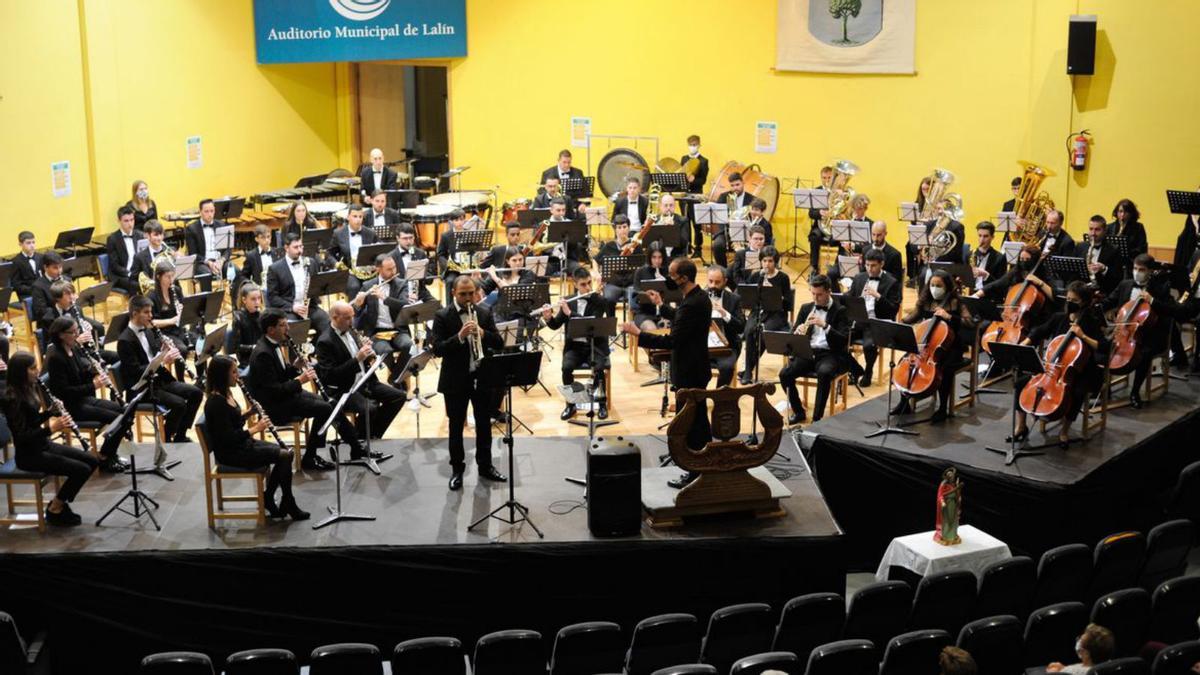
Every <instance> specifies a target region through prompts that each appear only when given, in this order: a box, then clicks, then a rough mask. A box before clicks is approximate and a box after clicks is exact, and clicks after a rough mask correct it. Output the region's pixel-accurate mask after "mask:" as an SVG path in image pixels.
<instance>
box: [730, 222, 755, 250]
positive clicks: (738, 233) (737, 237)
mask: <svg viewBox="0 0 1200 675" xmlns="http://www.w3.org/2000/svg"><path fill="white" fill-rule="evenodd" d="M734 244H742V245H743V246H748V245H749V244H750V221H749V220H745V219H734V220H731V221H729V246H730V248H732V247H733V245H734Z"/></svg>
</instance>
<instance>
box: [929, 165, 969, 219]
mask: <svg viewBox="0 0 1200 675" xmlns="http://www.w3.org/2000/svg"><path fill="white" fill-rule="evenodd" d="M953 184H954V174H953V173H950V172H949V171H947V170H946V169H934V170H933V173H931V174H929V195H928V196H927V197H926V198H925V208H923V209H921V215H920V219H921V220H923V221H926V220H933V219H934V218H937V217H938V212H937V209H938V206H940V205H941V204H942V200H943V198H945V197H947V196H948V195H947V194H946V188H948V187H950V186H951V185H953ZM961 203H962V200H961V199H959V204H960V206H961ZM955 220H957V218H956V219H955Z"/></svg>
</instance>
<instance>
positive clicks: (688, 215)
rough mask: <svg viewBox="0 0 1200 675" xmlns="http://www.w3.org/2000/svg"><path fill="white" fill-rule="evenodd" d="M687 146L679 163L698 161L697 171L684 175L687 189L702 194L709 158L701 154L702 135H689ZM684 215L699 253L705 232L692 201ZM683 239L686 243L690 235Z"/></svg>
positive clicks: (685, 208)
mask: <svg viewBox="0 0 1200 675" xmlns="http://www.w3.org/2000/svg"><path fill="white" fill-rule="evenodd" d="M687 146H688V151H687V154H686V155H684V156H683V157H680V158H679V163H680V164H682V165H683V166H687V163H688V162H691V161H693V160H695V161H696V163H697V166H696V170H695V173H689V174H687V175H685V176H684V177H685V178H686V179H687V191H688V193H689V194H693V195H696V194H701V193H703V192H704V184H705V183H706V182H708V158H707V157H705V156H704V155H701V154H700V137H699V136H697V135H696V134H692V135H691V136H688V137H687ZM683 215H684V218H685V219H686V220H687V221H688V222H689V223H691V224H692V236H691V240H692V252H693V253H696V254H699V253H700V249H701V247H703V246H704V232H702V231H701V230H700V224H699V223H697V222H696V214H695V212H694V209H693V208H692V202H691V201H688V202H687V203H686V204H684V210H683ZM682 241H683V243H684V244H686V243H687V241H688V237H686V236H685V237H684V238H683V240H682Z"/></svg>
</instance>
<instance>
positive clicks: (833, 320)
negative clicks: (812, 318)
mask: <svg viewBox="0 0 1200 675" xmlns="http://www.w3.org/2000/svg"><path fill="white" fill-rule="evenodd" d="M814 306H815V305H814V304H813V303H811V302H806V303H804V304H803V305H800V312H799V313H798V314H796V321H795V322H794V323H793V324H792V330H793V331H794V330H796V328H798V327H799V326H801V325H803V324H804V322H805V321H807V320H808V315H809V314H812V311H813V307H814ZM825 323H826V328H825V339H826V341H827V342H829V351H831V352H834V353H837V354H847V353H848V352H847V351H846V346H847V345H848V344H849V342H850V318H849V317H848V316H846V308H845V307H843V306H842V304H841V303H839V302H838V301H837V300H830V301H829V310H828V311H827V312H826V313H825Z"/></svg>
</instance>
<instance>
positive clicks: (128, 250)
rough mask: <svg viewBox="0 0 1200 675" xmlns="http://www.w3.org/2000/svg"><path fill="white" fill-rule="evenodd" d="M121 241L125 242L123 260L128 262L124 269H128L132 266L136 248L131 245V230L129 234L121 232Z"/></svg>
mask: <svg viewBox="0 0 1200 675" xmlns="http://www.w3.org/2000/svg"><path fill="white" fill-rule="evenodd" d="M121 241H123V242H125V256H126V258H125V259H126V260H128V261H129V262H128V263H127V264H126V267H129V266H130V265H132V264H133V256H135V255H137V250H136V248H137V247H135V246H134V245H133V230H130V231H129V234H125V233H124V232H121Z"/></svg>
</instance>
